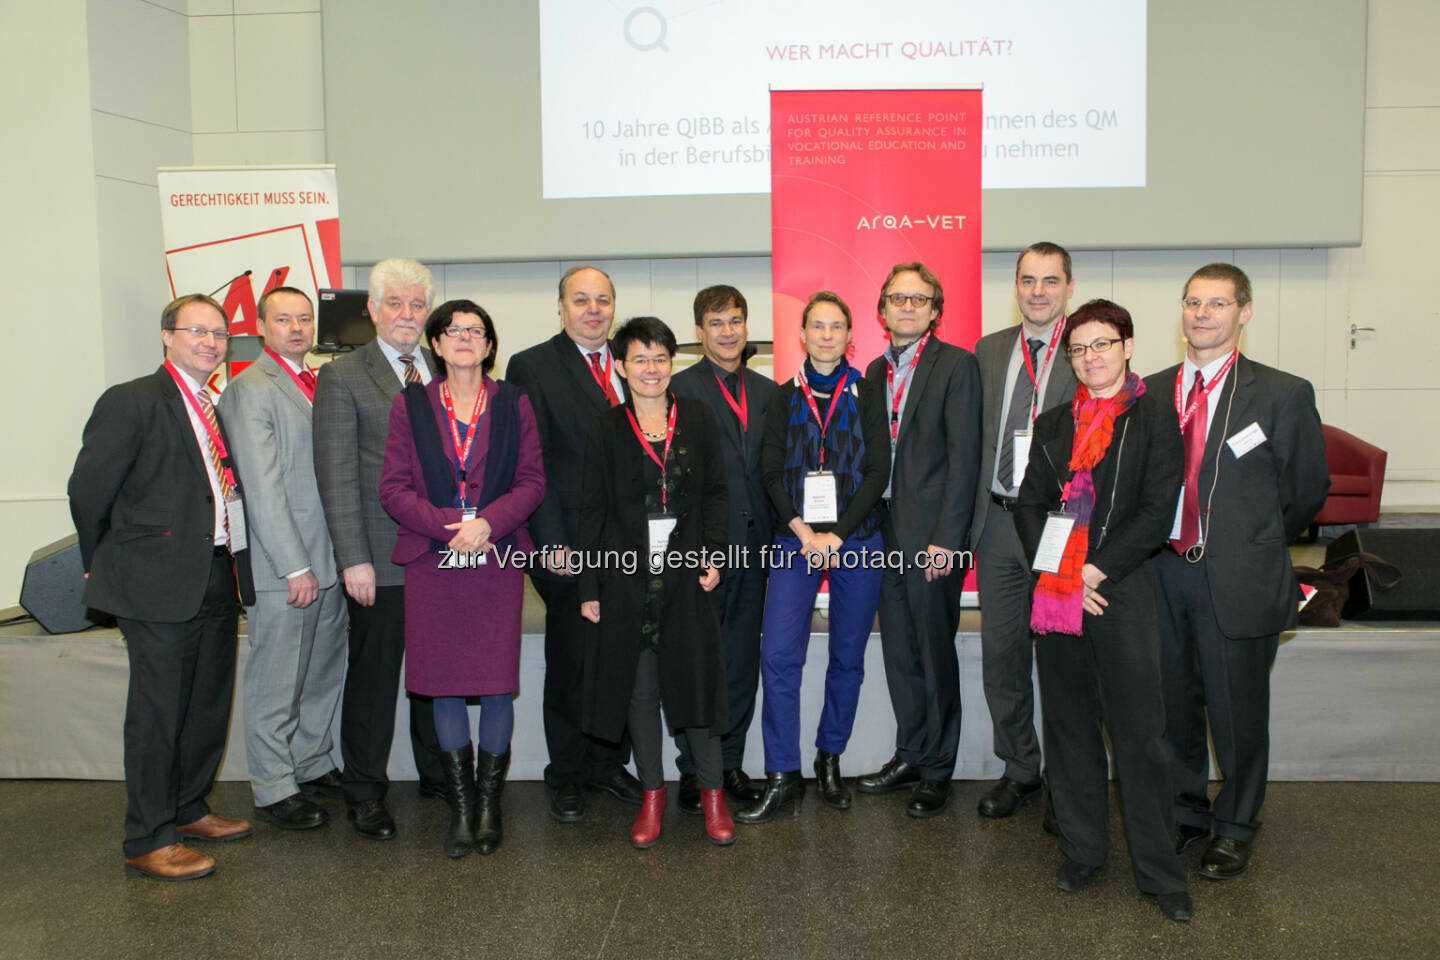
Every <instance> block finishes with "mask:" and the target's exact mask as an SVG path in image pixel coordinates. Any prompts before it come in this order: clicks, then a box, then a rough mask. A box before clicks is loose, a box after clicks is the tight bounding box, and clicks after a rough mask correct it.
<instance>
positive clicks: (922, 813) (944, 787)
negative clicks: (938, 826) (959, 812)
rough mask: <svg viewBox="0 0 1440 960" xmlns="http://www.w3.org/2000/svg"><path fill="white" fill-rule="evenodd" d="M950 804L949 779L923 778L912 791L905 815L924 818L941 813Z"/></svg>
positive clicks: (919, 818)
mask: <svg viewBox="0 0 1440 960" xmlns="http://www.w3.org/2000/svg"><path fill="white" fill-rule="evenodd" d="M949 805H950V781H949V780H921V781H920V782H919V783H917V784H915V789H913V790H911V791H910V803H909V804H908V805H907V806H906V807H905V816H907V817H915V818H916V819H918V820H923V819H925V818H926V817H934V816H937V815H939V814H940V813H941V812H943V811H944V810H945V808H946V807H948V806H949Z"/></svg>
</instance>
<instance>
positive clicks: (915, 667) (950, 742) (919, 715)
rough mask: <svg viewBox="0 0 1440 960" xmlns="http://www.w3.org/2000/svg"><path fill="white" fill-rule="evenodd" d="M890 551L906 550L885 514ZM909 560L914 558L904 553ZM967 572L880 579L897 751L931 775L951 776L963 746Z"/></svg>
mask: <svg viewBox="0 0 1440 960" xmlns="http://www.w3.org/2000/svg"><path fill="white" fill-rule="evenodd" d="M884 533H885V549H886V550H887V551H892V550H898V549H900V548H899V546H898V545H897V541H896V539H895V535H894V531H893V530H892V529H891V527H890V521H889V519H888V518H887V519H886V520H885V526H884ZM905 559H906V561H907V562H909V561H911V560H913V559H914V558H913V557H908V556H907V557H906V558H905ZM964 579H965V578H964V572H963V571H961V570H951V571H950V573H949V574H948V575H946V576H944V577H940V578H939V579H937V580H933V581H929V582H927V581H926V580H925V571H924V570H921V569H919V568H915V567H911V568H907V569H906V570H904V571H903V572H902V571H900V570H897V569H894V568H892V567H890V566H886V568H885V573H884V575H883V576H882V577H881V579H880V645H881V648H882V651H883V652H884V655H885V682H886V684H887V685H888V686H889V688H890V706H891V707H892V708H893V709H894V711H895V752H896V754H898V755H899V757H900V759H901V760H904V761H905V762H906V763H908V764H910V765H911V766H914V767H918V768H919V769H920V773H921V776H923V777H924V778H925V779H926V780H949V779H951V778H952V777H953V776H954V774H955V752H956V751H957V750H958V749H959V748H960V660H959V657H958V655H957V654H956V651H955V631H956V629H957V628H958V627H959V626H960V590H961V587H962V585H963V583H964Z"/></svg>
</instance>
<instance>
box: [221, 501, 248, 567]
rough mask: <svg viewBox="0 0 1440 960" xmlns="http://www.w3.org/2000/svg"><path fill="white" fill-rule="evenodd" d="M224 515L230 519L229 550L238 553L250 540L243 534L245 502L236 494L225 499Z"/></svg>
mask: <svg viewBox="0 0 1440 960" xmlns="http://www.w3.org/2000/svg"><path fill="white" fill-rule="evenodd" d="M225 515H226V517H227V518H228V519H229V521H230V552H231V553H239V552H240V551H241V550H244V549H245V548H246V547H248V546H250V541H249V539H248V538H247V537H246V536H245V504H244V503H243V502H241V500H240V497H239V496H238V495H237V496H233V497H229V498H227V499H226V501H225Z"/></svg>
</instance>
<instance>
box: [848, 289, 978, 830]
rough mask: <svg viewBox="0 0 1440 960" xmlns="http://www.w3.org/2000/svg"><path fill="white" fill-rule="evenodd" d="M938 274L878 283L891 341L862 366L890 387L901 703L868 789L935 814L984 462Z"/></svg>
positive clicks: (888, 646) (963, 359)
mask: <svg viewBox="0 0 1440 960" xmlns="http://www.w3.org/2000/svg"><path fill="white" fill-rule="evenodd" d="M944 305H945V298H944V293H943V291H942V290H941V288H940V281H939V280H938V279H937V278H936V277H935V275H934V274H933V273H931V272H930V270H929V269H928V268H927V267H926V266H925V265H924V264H921V263H901V264H897V265H896V266H895V267H893V268H892V269H891V270H890V275H889V276H888V277H886V279H885V283H884V284H883V285H882V286H881V288H880V299H879V302H878V304H877V309H878V310H879V312H880V316H881V319H883V320H884V322H885V326H886V328H887V329H888V330H889V332H890V347H889V349H888V350H886V351H885V353H884V354H883V355H882V356H880V357H877V358H875V360H874V361H873V362H872V363H871V364H870V366H869V367H868V368H867V370H866V372H865V376H866V378H867V379H868V380H869V381H870V382H871V383H872V384H873V385H874V386H875V387H876V393H877V394H879V395H880V396H883V397H884V398H885V411H886V417H887V419H888V420H889V426H890V449H891V460H890V485H889V487H888V488H887V489H886V491H885V504H886V507H887V510H886V516H885V519H884V521H883V522H882V525H881V532H882V534H883V536H884V541H885V550H886V552H887V554H889V553H894V552H896V551H899V553H900V554H901V555H902V556H903V559H904V564H903V566H902V567H894V566H887V567H886V569H885V572H884V575H883V577H882V579H881V582H880V636H881V642H882V645H883V647H884V653H885V679H886V681H887V682H888V684H889V686H890V704H891V706H892V707H893V709H894V710H895V755H894V756H893V757H891V758H890V760H889V761H888V762H887V763H886V764H885V766H884V767H883V768H882V769H880V770H879V771H877V772H876V773H872V774H868V775H866V776H863V777H860V778H859V780H858V781H857V782H856V786H857V787H858V788H859V790H860V791H861V792H862V793H888V792H891V791H896V790H903V789H909V790H910V802H909V805H908V806H907V807H906V810H905V812H906V814H908V815H909V816H912V817H933V816H935V815H937V814H939V813H940V812H941V811H943V810H944V809H945V807H946V805H947V804H948V803H949V802H950V779H951V777H952V776H953V774H954V772H955V752H956V750H957V749H958V748H959V745H960V667H959V662H958V660H957V658H956V653H955V631H956V628H957V627H958V626H959V624H960V589H961V585H962V583H963V580H964V571H963V570H959V569H956V567H957V565H958V564H957V560H958V557H959V551H961V550H963V548H964V546H965V544H966V540H967V537H968V536H969V532H970V517H971V512H972V511H973V510H974V507H975V488H976V483H977V479H978V476H979V471H978V467H979V461H980V436H981V432H980V370H979V367H978V366H977V365H976V363H975V357H974V355H973V354H971V353H970V352H969V351H967V350H962V349H960V348H959V347H956V346H952V345H951V344H948V343H944V342H942V341H941V340H939V339H938V338H936V337H935V336H934V332H935V326H936V324H937V323H939V320H940V315H941V313H942V311H943V310H944Z"/></svg>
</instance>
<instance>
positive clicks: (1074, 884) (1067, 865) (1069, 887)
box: [1055, 857, 1100, 893]
mask: <svg viewBox="0 0 1440 960" xmlns="http://www.w3.org/2000/svg"><path fill="white" fill-rule="evenodd" d="M1099 872H1100V868H1099V867H1090V866H1086V865H1085V864H1083V863H1077V862H1076V861H1074V860H1071V859H1070V858H1069V857H1066V858H1065V862H1064V863H1062V864H1060V870H1059V872H1058V873H1056V874H1055V886H1057V887H1059V888H1060V891H1061V892H1062V893H1074V892H1076V891H1077V890H1083V889H1085V888H1086V887H1088V886H1090V881H1091V880H1094V879H1095V874H1097V873H1099Z"/></svg>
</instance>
